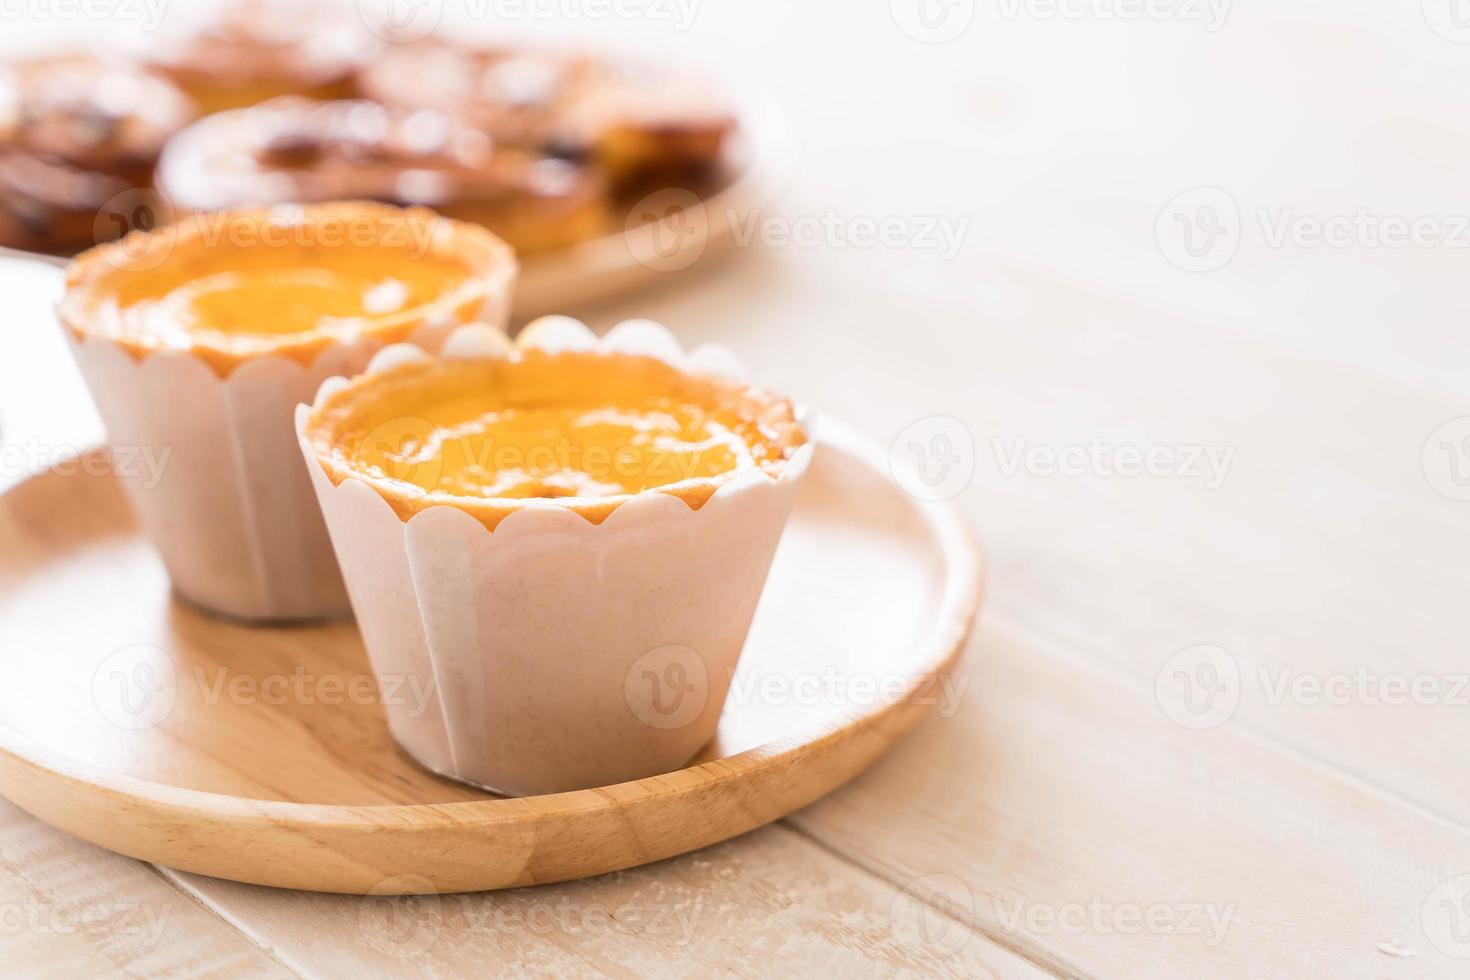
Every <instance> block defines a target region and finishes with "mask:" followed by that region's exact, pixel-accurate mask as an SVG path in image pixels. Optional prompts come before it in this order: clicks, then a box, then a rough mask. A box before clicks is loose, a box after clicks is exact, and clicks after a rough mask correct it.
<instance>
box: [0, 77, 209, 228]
mask: <svg viewBox="0 0 1470 980" xmlns="http://www.w3.org/2000/svg"><path fill="white" fill-rule="evenodd" d="M193 117H194V107H193V105H192V104H191V103H190V101H189V100H188V99H187V98H186V97H185V96H184V95H183V93H181V92H180V91H179V90H178V89H177V88H175V87H174V86H173V85H172V84H171V83H169V82H168V81H166V80H165V79H163V78H160V77H158V76H156V75H153V74H150V73H148V72H146V71H144V70H142V69H141V68H139V67H137V66H136V65H132V64H129V63H126V62H123V61H119V60H115V59H112V58H104V57H97V56H93V55H88V54H61V55H51V56H46V57H39V58H30V59H26V60H22V61H16V62H11V63H8V64H3V65H0V245H4V246H8V247H11V248H24V249H30V250H35V251H44V252H71V251H76V250H78V249H81V248H86V247H88V246H91V245H94V244H96V243H97V242H98V240H106V239H107V238H111V237H117V236H118V235H121V234H123V233H124V232H125V231H127V230H128V229H129V227H130V221H131V219H132V217H133V216H132V215H129V214H124V213H122V211H125V210H127V209H128V205H129V202H128V201H126V200H122V199H121V198H122V196H124V194H125V192H126V191H129V190H132V189H138V188H146V187H148V186H150V183H151V177H152V173H153V167H154V165H155V163H156V162H157V160H158V156H159V153H160V151H161V150H162V148H163V145H164V142H165V141H166V140H167V139H168V138H169V137H170V136H172V135H173V134H174V133H175V132H176V131H178V130H179V129H181V128H182V127H183V126H185V125H186V124H187V123H188V122H189V121H190V120H191V119H192V118H193ZM132 203H137V202H132ZM109 207H115V208H117V209H119V213H117V214H115V215H112V216H111V217H109V216H108V215H107V214H106V213H105V209H107V208H109ZM99 213H100V216H99Z"/></svg>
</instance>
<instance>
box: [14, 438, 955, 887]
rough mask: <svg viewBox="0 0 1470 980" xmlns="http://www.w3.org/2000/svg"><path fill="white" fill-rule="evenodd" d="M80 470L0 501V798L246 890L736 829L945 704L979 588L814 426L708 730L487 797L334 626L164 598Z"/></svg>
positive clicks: (589, 871)
mask: <svg viewBox="0 0 1470 980" xmlns="http://www.w3.org/2000/svg"><path fill="white" fill-rule="evenodd" d="M107 467H108V460H107V457H106V455H105V454H104V453H103V452H102V451H100V450H98V451H93V452H91V453H88V454H85V455H83V456H82V457H79V458H77V459H75V460H73V461H71V462H70V463H68V464H65V465H61V466H58V467H56V468H53V469H52V470H50V471H48V472H46V473H43V474H41V475H39V476H36V477H34V478H32V479H30V480H28V481H26V482H24V483H21V484H20V485H18V486H16V487H15V488H13V489H12V490H10V491H9V492H8V493H6V494H4V495H3V496H0V669H3V671H4V674H3V676H4V678H5V683H4V684H3V685H0V794H3V795H5V796H7V797H9V798H10V799H11V800H13V801H14V802H15V803H17V804H18V805H20V806H21V807H23V808H25V809H26V810H28V811H30V812H31V813H33V814H35V815H36V816H37V817H39V818H41V819H42V820H44V821H46V822H47V823H50V824H53V825H55V826H57V827H60V828H61V829H63V830H66V831H68V832H70V833H72V834H75V835H77V836H78V837H82V838H85V839H87V840H89V841H93V842H95V843H97V844H100V845H102V846H104V847H107V848H111V849H112V850H114V851H119V852H122V853H124V854H128V855H131V856H133V857H136V858H141V859H143V860H147V861H154V862H157V863H159V864H163V865H167V866H169V867H174V868H180V869H183V870H186V871H193V872H199V873H202V874H207V875H214V876H217V877H221V878H231V879H235V880H238V881H245V882H252V883H257V884H265V885H276V886H282V887H289V888H303V889H310V890H317V891H333V892H352V893H371V894H397V893H413V892H420V893H423V892H435V891H437V892H452V891H470V890H481V889H492V888H506V887H513V886H522V885H529V884H536V883H540V882H551V881H560V880H564V879H568V878H577V877H582V876H586V875H593V874H599V873H602V872H608V871H614V870H617V869H619V868H627V867H631V866H633V865H638V864H643V863H645V862H649V861H655V860H658V859H660V858H666V857H670V856H673V855H675V854H680V853H683V852H685V851H689V850H693V849H695V848H698V847H703V846H705V845H708V844H713V843H715V842H717V841H720V840H724V839H726V838H729V837H733V836H735V835H737V834H741V833H744V832H745V831H748V830H751V829H753V828H755V827H758V826H760V825H762V824H764V823H766V822H768V821H771V820H774V819H776V818H778V817H780V816H782V815H784V814H787V813H790V812H791V811H793V810H795V809H797V808H799V807H801V806H804V805H805V804H807V803H810V802H812V801H813V800H815V799H816V798H818V797H819V796H821V795H823V794H824V793H827V792H828V791H830V790H832V789H833V788H834V787H836V786H838V785H840V784H841V783H843V782H844V781H846V780H848V779H850V778H852V776H854V775H855V774H857V773H858V772H859V771H861V770H862V769H863V768H864V767H865V766H867V765H868V764H869V763H871V762H872V761H873V760H874V759H875V758H876V757H877V756H878V755H879V754H880V753H881V752H882V751H883V750H884V749H886V748H887V747H888V746H890V745H892V744H893V742H894V741H895V740H896V739H898V738H899V737H900V736H901V735H903V734H904V733H905V732H906V731H908V729H909V728H910V727H912V726H913V725H914V724H915V723H916V722H917V721H918V720H919V719H920V718H921V717H922V716H923V714H924V713H925V712H926V711H927V710H929V706H930V705H931V704H934V703H939V702H942V701H943V699H944V698H945V697H949V696H952V694H953V691H952V689H951V688H950V686H949V684H948V681H949V678H948V676H947V671H948V669H949V667H950V666H951V664H952V662H953V660H954V658H955V657H956V655H957V653H958V651H959V649H960V647H961V645H962V643H963V641H964V639H965V636H966V634H967V633H968V631H969V628H970V625H971V623H972V621H973V618H974V615H975V612H976V610H977V608H978V606H979V603H980V596H981V588H982V582H983V574H982V567H981V561H980V558H979V555H978V553H977V551H976V550H975V548H974V545H973V543H972V540H971V537H970V535H969V533H968V531H967V529H966V528H965V526H964V525H963V523H962V522H961V521H960V520H959V519H958V518H957V517H956V516H955V514H954V512H953V511H952V510H951V509H950V508H949V507H948V506H947V505H943V504H931V503H924V502H921V501H918V500H915V499H914V498H912V497H910V496H909V495H907V494H906V493H905V492H904V491H902V490H901V489H900V488H899V487H898V486H897V485H896V484H895V483H894V482H893V480H892V478H891V477H890V476H889V474H888V472H887V460H886V457H885V455H884V454H883V453H881V452H879V451H876V450H875V449H874V448H873V447H872V446H871V445H870V444H867V443H865V442H863V441H862V440H861V439H858V438H856V437H854V436H852V435H851V434H850V433H848V432H847V431H845V430H843V429H841V428H840V427H835V426H832V425H825V426H823V429H822V434H821V446H820V450H819V452H818V453H817V456H816V461H815V463H814V465H813V468H812V470H811V472H810V474H809V475H808V477H807V479H806V482H805V484H804V486H803V487H802V490H801V493H800V497H799V499H798V502H797V505H796V510H795V513H794V515H793V517H792V520H791V523H790V525H789V527H788V529H787V532H786V536H785V538H784V539H783V541H782V544H781V548H780V551H779V552H778V554H777V557H776V561H775V565H774V567H773V569H772V573H771V578H770V581H769V584H768V586H767V589H766V593H765V597H764V599H763V600H762V604H761V608H760V611H759V613H758V614H757V617H756V624H755V626H754V628H753V630H752V632H751V635H750V640H749V643H748V644H747V646H746V649H745V653H744V657H743V659H742V662H741V668H740V672H739V673H738V674H737V676H736V679H735V682H734V686H733V688H732V691H731V695H730V697H729V699H728V701H727V704H726V708H725V712H724V715H723V717H722V720H721V724H720V731H719V735H718V737H717V739H716V741H715V742H714V743H713V744H711V745H710V746H709V747H708V748H707V749H706V750H705V752H704V753H703V754H702V755H701V756H700V757H699V758H698V759H696V760H695V761H694V763H692V764H691V765H690V766H689V767H688V768H685V769H682V770H680V771H678V772H672V773H669V774H667V775H663V776H657V777H653V778H649V779H642V780H638V781H636V782H630V783H622V784H619V785H615V786H605V787H601V788H598V789H592V790H584V791H580V792H574V793H560V794H555V795H550V796H540V797H530V798H525V799H504V798H497V797H494V796H491V795H489V794H486V793H482V792H479V791H477V790H474V789H471V788H469V787H466V786H462V785H459V784H456V783H453V782H449V781H446V780H443V779H440V778H438V777H436V776H434V775H431V774H430V773H428V772H426V771H425V770H423V769H420V768H419V767H418V766H416V765H415V764H414V763H413V762H411V761H410V760H409V759H408V758H407V757H406V756H405V755H404V754H403V753H402V752H401V751H400V750H399V749H398V748H397V747H396V746H395V745H394V743H393V741H392V739H391V738H390V737H389V735H388V731H387V727H386V723H385V721H384V719H383V716H382V708H381V702H380V701H379V700H378V698H379V693H378V692H377V689H376V687H375V685H374V684H373V682H372V680H371V679H370V675H369V674H368V668H367V663H366V660H365V657H364V654H363V651H362V647H361V644H360V643H359V640H358V637H357V634H356V631H355V629H354V627H353V626H352V625H351V624H350V623H332V624H319V625H312V626H306V627H301V628H296V629H275V628H271V629H266V628H251V627H245V626H240V625H235V624H232V623H227V622H222V621H220V620H218V619H213V618H210V617H208V616H206V615H204V614H202V613H200V612H197V611H196V610H194V609H191V608H189V607H188V606H186V605H183V604H181V603H180V602H178V601H176V600H175V599H173V598H172V597H171V595H170V592H169V587H168V582H167V579H166V577H165V574H164V571H163V568H162V566H161V565H160V563H159V561H158V559H157V558H156V557H155V555H154V553H153V551H152V550H151V549H150V547H149V545H148V543H147V541H145V540H144V539H143V538H142V537H141V536H140V534H139V532H138V530H137V529H136V527H135V526H134V523H133V519H132V517H131V514H130V512H129V510H128V507H127V504H126V501H125V500H124V498H123V496H122V494H121V491H120V488H119V486H118V484H117V483H116V482H115V480H114V478H113V477H112V476H111V475H110V474H109V473H108V471H107ZM382 696H383V697H387V696H389V692H387V691H384V692H382ZM394 696H411V692H395V694H394Z"/></svg>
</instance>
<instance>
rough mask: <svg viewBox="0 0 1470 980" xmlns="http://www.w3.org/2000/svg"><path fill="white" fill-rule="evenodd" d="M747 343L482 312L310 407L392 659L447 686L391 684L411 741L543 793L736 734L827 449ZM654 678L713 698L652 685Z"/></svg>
mask: <svg viewBox="0 0 1470 980" xmlns="http://www.w3.org/2000/svg"><path fill="white" fill-rule="evenodd" d="M710 355H715V356H710ZM732 361H733V358H732V357H731V356H730V355H729V353H728V352H723V356H719V353H718V352H713V351H709V350H707V349H703V350H698V351H694V352H691V353H689V354H685V353H684V352H683V351H681V350H680V349H679V345H678V343H677V341H675V340H674V338H673V337H672V335H670V334H669V333H668V332H667V331H666V330H664V329H663V328H662V327H660V326H658V325H656V324H652V323H649V322H647V321H635V322H630V323H625V324H621V325H619V326H617V327H614V328H613V330H612V331H611V332H610V333H609V334H608V335H607V337H605V338H601V339H598V338H595V337H593V335H592V334H591V333H590V332H589V331H588V330H587V329H586V328H585V327H584V326H582V325H581V324H578V323H576V322H575V321H571V320H568V319H567V318H565V317H550V318H543V319H542V320H538V321H535V322H533V323H531V324H530V325H528V326H527V327H526V328H525V329H524V330H523V331H522V332H521V334H520V335H519V336H518V337H517V338H516V340H515V342H514V343H511V342H510V341H508V340H506V338H505V337H504V335H503V334H499V333H497V332H495V331H492V330H489V329H488V328H485V327H476V326H469V327H463V328H460V329H459V330H457V331H455V333H453V334H451V335H450V336H449V338H448V339H447V340H446V341H445V343H444V346H443V348H442V351H441V353H440V354H439V355H438V356H437V357H434V356H430V355H428V354H426V353H424V352H423V351H420V350H415V349H411V348H407V347H394V348H388V349H386V350H384V351H383V352H381V353H380V354H379V355H378V356H377V357H375V358H374V359H373V361H372V363H371V364H369V366H368V370H367V372H366V373H365V374H363V375H360V376H358V377H356V378H354V379H352V380H350V381H349V380H345V379H340V378H339V379H333V380H331V381H328V382H327V383H326V384H324V385H323V386H322V388H321V390H320V391H319V392H318V393H317V397H316V399H315V401H314V403H313V404H312V405H311V406H310V407H308V406H305V405H303V406H301V407H300V408H299V409H298V410H297V413H296V433H297V437H298V439H299V441H300V448H301V452H302V456H303V458H304V459H305V460H306V466H307V469H308V471H309V472H310V474H311V480H312V485H313V486H314V488H315V489H316V493H317V498H318V499H319V500H320V502H321V506H322V513H323V514H324V516H325V518H326V522H327V527H328V529H329V532H330V534H331V536H332V541H333V544H334V545H335V547H336V550H337V555H338V557H339V558H340V560H341V565H342V573H343V576H344V578H345V579H346V581H347V585H348V591H349V593H350V595H351V597H352V608H353V611H354V613H355V614H356V616H357V622H358V626H359V627H360V628H361V630H362V635H363V641H364V643H365V645H366V647H367V651H368V655H369V659H370V660H371V661H372V664H373V669H374V670H375V671H376V672H377V673H378V674H379V676H381V677H383V678H385V679H387V678H397V679H398V681H399V682H400V683H401V682H402V680H403V679H404V678H410V679H412V680H414V681H415V682H416V684H417V685H418V686H419V687H420V688H422V689H424V690H430V691H433V692H434V698H435V700H434V703H433V704H431V705H430V706H429V708H428V710H409V709H408V708H406V707H404V706H401V705H388V706H386V707H387V714H388V723H389V727H390V729H391V730H392V732H393V735H394V737H395V738H396V739H397V740H398V741H399V743H400V744H401V745H402V746H403V747H404V748H405V749H406V750H407V751H408V753H409V754H410V755H411V756H413V757H414V758H415V759H417V760H419V761H420V762H421V763H423V764H424V765H425V766H427V767H428V768H430V769H432V770H433V771H435V772H438V773H441V774H443V775H445V776H448V777H451V778H454V779H459V780H463V781H465V782H469V783H472V784H474V785H477V786H483V787H487V788H490V789H493V790H496V791H497V792H501V793H506V794H510V795H530V794H536V793H556V792H562V791H565V790H575V789H583V788H586V787H591V786H606V785H609V784H612V783H620V782H623V781H626V780H630V779H638V778H640V777H643V776H649V775H653V774H656V773H662V772H668V771H670V770H672V769H677V768H679V767H680V766H682V765H684V764H685V763H687V762H688V760H689V759H690V758H691V757H693V756H694V755H695V753H697V752H698V751H699V749H700V747H701V746H703V745H705V744H706V743H707V742H708V741H709V740H710V739H711V738H712V737H713V736H714V733H715V728H716V725H717V723H718V720H719V715H720V709H721V706H722V705H723V703H724V700H725V695H726V693H727V691H728V688H729V684H730V679H731V677H732V676H733V675H734V673H735V669H736V665H737V661H738V660H739V657H740V651H741V648H742V646H743V645H744V643H745V636H746V633H747V631H748V630H749V628H750V624H751V620H752V618H753V616H754V614H755V609H756V604H757V602H758V600H759V598H760V595H761V591H762V589H763V588H764V586H765V580H766V574H767V571H768V570H769V568H770V565H771V560H772V557H773V555H774V554H775V551H776V545H777V543H778V541H779V540H780V538H781V533H782V529H783V527H784V525H785V523H786V519H787V516H788V515H789V514H790V512H791V508H792V505H793V503H794V501H795V497H796V491H797V488H798V486H799V484H800V481H801V477H802V474H803V473H804V472H805V470H806V468H807V466H808V465H809V463H810V460H811V458H812V453H813V446H812V444H811V442H810V439H809V436H808V435H807V432H806V430H805V428H804V426H803V424H802V423H801V421H800V420H799V418H798V413H797V411H796V410H795V409H794V408H793V406H792V404H791V403H790V402H789V401H788V400H786V399H785V398H782V397H780V396H778V395H775V394H772V393H771V392H769V391H766V390H764V389H761V388H759V387H756V386H752V385H749V384H746V383H744V382H742V381H739V380H736V379H735V374H736V373H738V365H733V364H732ZM731 367H733V368H734V369H735V370H734V371H730V370H727V369H729V368H731ZM716 372H720V373H716ZM650 678H651V679H653V680H663V679H667V680H668V681H669V682H670V683H676V684H677V685H678V688H679V689H680V690H682V691H684V692H686V693H689V694H691V695H693V696H690V697H687V698H686V697H683V696H682V695H680V696H679V697H678V698H677V699H676V700H677V707H679V708H680V709H681V710H670V708H671V706H670V705H669V704H668V703H667V702H668V701H669V699H668V698H662V699H660V700H659V701H658V703H656V704H650V703H649V692H650V685H649V681H650Z"/></svg>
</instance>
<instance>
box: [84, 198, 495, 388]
mask: <svg viewBox="0 0 1470 980" xmlns="http://www.w3.org/2000/svg"><path fill="white" fill-rule="evenodd" d="M514 275H515V262H514V258H513V256H512V254H511V251H510V249H509V248H508V247H507V246H506V244H505V243H504V242H502V241H501V240H500V239H498V238H496V237H495V236H494V235H492V234H491V233H490V232H488V231H486V230H485V229H483V228H480V227H478V226H476V225H469V224H464V223H462V222H456V221H452V220H450V219H447V218H444V217H442V216H440V215H437V214H434V213H433V212H431V211H428V210H426V209H423V208H395V207H391V206H388V205H382V204H371V203H366V202H357V203H345V204H325V205H306V206H282V207H279V208H265V209H256V210H240V211H227V212H218V213H208V214H197V215H190V216H188V217H185V218H182V219H181V220H180V221H179V222H178V223H177V224H175V225H172V226H169V227H167V228H163V229H159V230H157V231H155V232H153V233H151V234H145V233H141V232H135V233H134V234H133V235H130V236H129V237H128V238H125V239H123V240H122V241H120V242H114V243H112V244H110V245H107V246H103V247H102V248H99V249H95V250H93V251H91V252H88V253H86V254H85V255H82V256H81V257H79V258H78V259H77V261H76V262H75V263H73V265H72V267H71V268H70V269H69V271H68V273H67V292H66V296H65V298H64V300H63V302H62V305H61V319H62V322H63V323H65V324H66V325H67V326H68V327H69V328H70V329H72V330H74V331H76V332H77V333H79V334H86V335H89V336H91V337H94V338H101V339H106V340H109V341H111V342H114V343H116V344H119V345H121V346H123V347H124V348H126V349H128V350H130V351H132V352H133V353H134V354H135V355H136V356H139V357H145V356H147V355H149V354H152V353H156V352H159V351H167V350H173V351H187V352H190V353H192V354H194V355H195V356H197V357H199V358H200V359H201V360H203V361H205V362H206V363H208V364H210V365H211V366H212V367H213V368H214V369H215V370H216V371H218V372H219V373H221V374H228V373H229V372H230V371H232V370H234V369H235V368H237V367H238V366H240V365H241V364H242V363H244V362H246V361H248V360H250V359H252V358H258V357H262V356H268V355H281V356H285V357H290V358H292V359H294V360H297V361H299V362H301V363H310V362H311V361H312V360H313V359H314V358H315V357H316V356H317V355H318V354H319V353H320V352H321V351H322V350H323V349H325V348H327V347H330V346H332V345H334V344H343V343H352V342H357V341H372V342H375V343H379V344H386V343H395V342H398V341H401V340H406V339H408V338H409V337H410V336H411V335H412V334H413V333H414V332H415V331H416V330H418V329H420V328H422V327H425V326H430V325H434V324H440V325H443V326H446V327H447V326H452V325H454V324H458V323H464V322H467V321H469V320H474V319H477V318H479V317H481V316H482V315H484V312H485V309H486V307H487V305H488V304H495V303H503V302H504V296H505V294H506V292H507V291H508V289H509V284H510V281H511V280H512V278H513V277H514Z"/></svg>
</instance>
